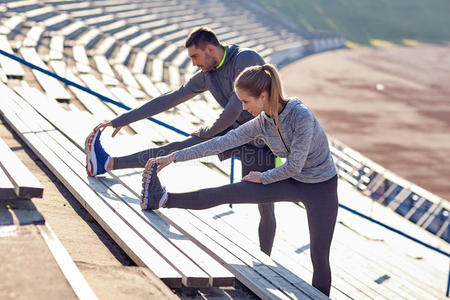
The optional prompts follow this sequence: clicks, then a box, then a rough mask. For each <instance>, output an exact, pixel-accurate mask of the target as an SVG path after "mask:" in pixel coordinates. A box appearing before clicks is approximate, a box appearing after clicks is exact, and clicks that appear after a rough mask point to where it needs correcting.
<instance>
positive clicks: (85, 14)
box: [70, 8, 103, 20]
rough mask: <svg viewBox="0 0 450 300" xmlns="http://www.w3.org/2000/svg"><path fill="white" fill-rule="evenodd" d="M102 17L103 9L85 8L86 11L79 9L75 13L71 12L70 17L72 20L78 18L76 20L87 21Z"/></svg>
mask: <svg viewBox="0 0 450 300" xmlns="http://www.w3.org/2000/svg"><path fill="white" fill-rule="evenodd" d="M101 15H103V9H101V8H87V9H80V10H76V11H71V12H70V16H71V17H72V18H78V19H83V20H85V19H89V18H92V17H98V16H101Z"/></svg>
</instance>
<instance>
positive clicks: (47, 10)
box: [24, 6, 55, 19]
mask: <svg viewBox="0 0 450 300" xmlns="http://www.w3.org/2000/svg"><path fill="white" fill-rule="evenodd" d="M51 13H55V9H54V8H53V7H51V6H43V7H39V8H36V9H32V10H28V11H26V12H24V14H25V16H26V17H27V19H33V18H36V17H39V16H43V15H46V14H51Z"/></svg>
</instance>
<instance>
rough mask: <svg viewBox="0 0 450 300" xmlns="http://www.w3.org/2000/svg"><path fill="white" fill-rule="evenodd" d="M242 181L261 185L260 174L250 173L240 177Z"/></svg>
mask: <svg viewBox="0 0 450 300" xmlns="http://www.w3.org/2000/svg"><path fill="white" fill-rule="evenodd" d="M242 180H243V181H249V182H254V183H261V172H256V171H251V172H250V173H248V174H247V175H245V176H244V177H242Z"/></svg>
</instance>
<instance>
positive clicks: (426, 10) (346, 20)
mask: <svg viewBox="0 0 450 300" xmlns="http://www.w3.org/2000/svg"><path fill="white" fill-rule="evenodd" d="M257 1H258V2H260V3H261V4H263V5H265V6H266V7H268V8H269V9H272V10H276V11H278V12H280V13H281V14H282V15H285V16H287V17H288V18H289V19H290V20H292V21H294V22H296V23H298V24H300V25H302V26H304V27H306V28H307V29H310V30H318V31H329V32H338V33H340V34H342V35H343V36H344V37H345V38H346V39H347V40H350V41H352V42H356V43H359V44H369V43H370V40H371V39H378V40H387V41H391V42H395V43H401V42H402V40H403V39H409V40H417V41H421V42H432V43H441V42H446V41H449V40H450V0H426V1H423V0H277V1H270V0H257Z"/></svg>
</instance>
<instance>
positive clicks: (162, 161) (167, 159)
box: [145, 154, 175, 173]
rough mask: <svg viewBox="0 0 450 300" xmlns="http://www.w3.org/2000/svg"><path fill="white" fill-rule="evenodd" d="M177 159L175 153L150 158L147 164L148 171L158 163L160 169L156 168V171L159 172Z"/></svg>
mask: <svg viewBox="0 0 450 300" xmlns="http://www.w3.org/2000/svg"><path fill="white" fill-rule="evenodd" d="M174 161H175V156H174V155H173V154H169V155H166V156H160V157H155V158H150V159H149V160H148V161H147V163H146V164H145V169H146V170H147V171H148V170H150V168H151V167H152V166H153V165H154V164H158V165H159V166H158V169H156V173H159V171H161V170H162V169H163V168H165V167H166V166H168V165H170V164H171V163H173V162H174Z"/></svg>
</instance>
